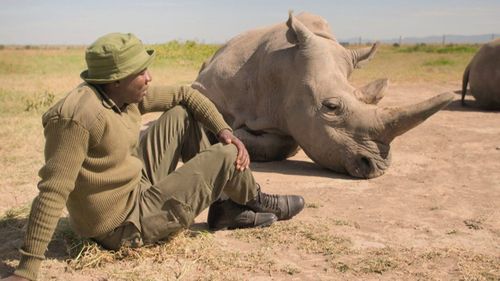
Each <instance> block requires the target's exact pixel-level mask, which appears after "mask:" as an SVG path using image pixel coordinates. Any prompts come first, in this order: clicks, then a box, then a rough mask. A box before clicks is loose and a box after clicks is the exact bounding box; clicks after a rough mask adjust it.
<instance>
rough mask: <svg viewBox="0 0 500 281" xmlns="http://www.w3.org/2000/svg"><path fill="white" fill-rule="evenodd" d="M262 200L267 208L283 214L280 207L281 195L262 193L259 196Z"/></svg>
mask: <svg viewBox="0 0 500 281" xmlns="http://www.w3.org/2000/svg"><path fill="white" fill-rule="evenodd" d="M259 197H260V198H259V199H260V202H261V204H262V206H263V207H265V208H266V209H269V210H272V211H273V212H276V213H278V214H281V209H280V208H279V195H276V194H266V193H263V192H262V193H261V196H259Z"/></svg>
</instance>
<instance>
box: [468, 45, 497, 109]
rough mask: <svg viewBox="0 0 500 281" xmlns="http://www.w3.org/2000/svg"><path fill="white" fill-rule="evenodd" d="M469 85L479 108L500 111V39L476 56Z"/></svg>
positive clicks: (482, 48) (471, 65)
mask: <svg viewBox="0 0 500 281" xmlns="http://www.w3.org/2000/svg"><path fill="white" fill-rule="evenodd" d="M469 84H470V89H471V93H472V95H473V96H474V98H475V99H476V101H477V103H478V104H479V106H481V107H483V108H489V109H500V39H497V40H494V41H492V42H490V43H488V44H485V45H484V46H483V47H481V49H480V50H479V51H478V52H477V54H476V55H475V56H474V58H473V59H472V61H471V64H470V73H469Z"/></svg>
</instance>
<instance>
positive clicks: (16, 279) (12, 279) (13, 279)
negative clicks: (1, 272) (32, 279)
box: [0, 274, 29, 281]
mask: <svg viewBox="0 0 500 281" xmlns="http://www.w3.org/2000/svg"><path fill="white" fill-rule="evenodd" d="M0 281H29V280H28V279H26V278H23V277H21V276H17V275H14V274H12V275H11V276H9V277H7V278H4V279H0Z"/></svg>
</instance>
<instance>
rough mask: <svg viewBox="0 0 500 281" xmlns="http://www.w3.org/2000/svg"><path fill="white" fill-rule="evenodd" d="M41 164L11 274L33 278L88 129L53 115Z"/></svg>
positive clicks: (80, 157)
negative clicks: (36, 185)
mask: <svg viewBox="0 0 500 281" xmlns="http://www.w3.org/2000/svg"><path fill="white" fill-rule="evenodd" d="M44 127H45V128H44V134H45V138H46V144H45V165H44V166H43V167H42V169H41V170H40V172H39V176H40V177H41V180H40V182H39V183H38V189H39V194H38V196H37V197H36V198H35V199H34V200H33V204H32V206H31V211H30V215H29V219H28V226H27V230H26V235H25V238H24V244H23V246H22V248H21V254H22V256H21V260H20V262H19V266H18V267H17V270H16V271H15V274H16V275H18V276H21V277H24V278H27V279H30V280H35V279H36V278H37V275H38V271H39V268H40V265H41V262H42V260H43V259H44V257H45V251H46V250H47V246H48V244H49V242H50V240H51V238H52V235H53V233H54V230H55V228H56V225H57V221H58V219H59V217H60V216H61V212H62V209H63V208H64V206H65V204H66V201H67V199H68V196H69V193H70V192H71V191H72V190H73V189H74V187H75V181H76V178H77V176H78V173H79V171H80V168H81V166H82V163H83V161H84V159H85V155H86V152H87V149H88V141H89V132H88V131H87V130H86V129H85V128H83V127H82V126H81V125H79V124H78V123H76V122H75V121H72V120H68V119H59V118H55V119H53V120H49V121H48V122H47V124H45V126H44Z"/></svg>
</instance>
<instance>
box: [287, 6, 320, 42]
mask: <svg viewBox="0 0 500 281" xmlns="http://www.w3.org/2000/svg"><path fill="white" fill-rule="evenodd" d="M286 25H287V26H288V28H289V29H288V31H287V32H286V39H287V40H288V42H290V43H292V44H299V45H303V44H305V43H306V42H307V41H309V40H310V39H311V38H312V37H313V35H314V33H313V32H312V31H310V30H309V29H308V28H307V27H306V26H305V25H304V24H302V23H301V22H300V21H299V20H297V18H295V17H294V16H293V11H288V21H287V22H286Z"/></svg>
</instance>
